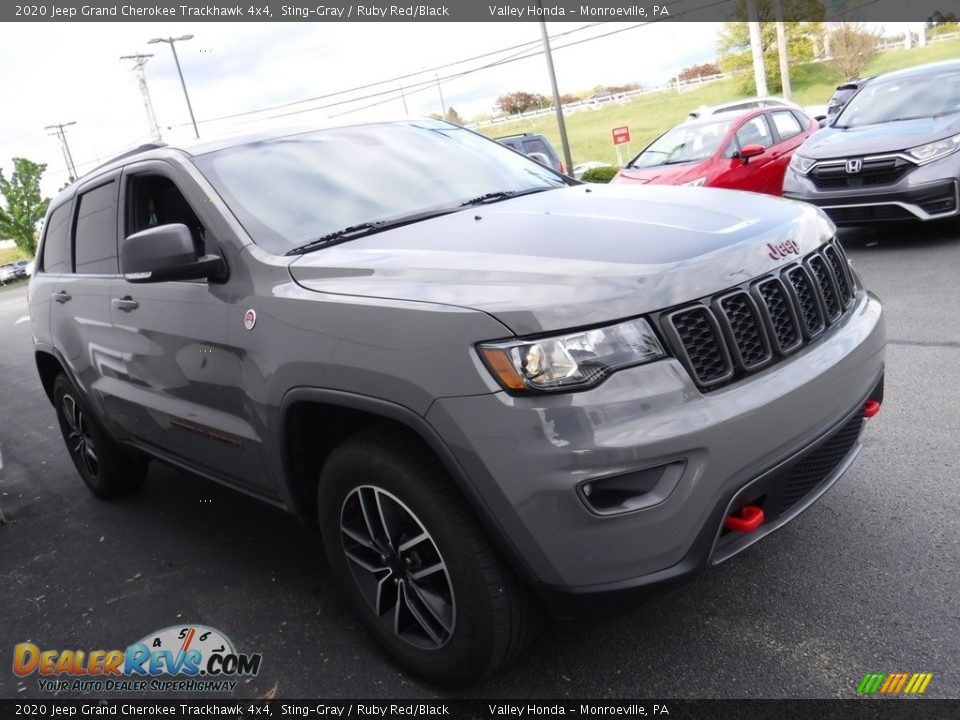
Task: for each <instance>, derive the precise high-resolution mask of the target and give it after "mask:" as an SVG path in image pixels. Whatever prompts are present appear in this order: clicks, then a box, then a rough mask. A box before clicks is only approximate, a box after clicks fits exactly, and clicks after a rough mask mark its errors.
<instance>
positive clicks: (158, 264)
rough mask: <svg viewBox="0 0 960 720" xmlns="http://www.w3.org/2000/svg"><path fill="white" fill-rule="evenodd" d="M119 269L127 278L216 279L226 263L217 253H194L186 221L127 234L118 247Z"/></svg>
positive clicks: (135, 280) (149, 280)
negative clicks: (199, 256)
mask: <svg viewBox="0 0 960 720" xmlns="http://www.w3.org/2000/svg"><path fill="white" fill-rule="evenodd" d="M120 269H121V271H122V272H123V276H124V278H126V280H127V282H132V283H153V282H166V281H169V280H199V279H219V278H221V277H222V276H223V274H224V271H225V270H226V264H225V263H224V262H223V258H221V257H220V256H219V255H204V256H203V257H201V258H198V257H197V251H196V249H195V248H194V244H193V235H192V234H191V233H190V230H189V229H188V228H187V226H186V225H182V224H180V223H171V224H170V225H158V226H157V227H152V228H150V229H148V230H142V231H140V232H138V233H134V234H133V235H130V236H129V237H128V238H127V239H126V240H124V241H123V244H122V245H121V247H120Z"/></svg>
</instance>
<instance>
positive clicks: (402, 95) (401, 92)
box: [400, 83, 410, 115]
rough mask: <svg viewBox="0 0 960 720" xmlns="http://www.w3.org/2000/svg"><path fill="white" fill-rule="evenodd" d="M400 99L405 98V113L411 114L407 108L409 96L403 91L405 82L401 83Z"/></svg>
mask: <svg viewBox="0 0 960 720" xmlns="http://www.w3.org/2000/svg"><path fill="white" fill-rule="evenodd" d="M400 99H401V100H403V114H404V115H409V114H410V111H409V110H407V96H406V95H404V93H403V83H400Z"/></svg>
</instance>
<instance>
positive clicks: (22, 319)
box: [14, 315, 30, 325]
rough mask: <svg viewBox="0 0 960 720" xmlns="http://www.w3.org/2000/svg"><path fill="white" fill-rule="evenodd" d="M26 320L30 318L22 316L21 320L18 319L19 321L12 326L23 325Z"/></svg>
mask: <svg viewBox="0 0 960 720" xmlns="http://www.w3.org/2000/svg"><path fill="white" fill-rule="evenodd" d="M28 320H30V316H29V315H24V316H23V317H22V318H20V319H19V320H17V321H16V322H15V323H14V325H19V324H20V323H25V322H27V321H28Z"/></svg>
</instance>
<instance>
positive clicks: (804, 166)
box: [790, 153, 817, 175]
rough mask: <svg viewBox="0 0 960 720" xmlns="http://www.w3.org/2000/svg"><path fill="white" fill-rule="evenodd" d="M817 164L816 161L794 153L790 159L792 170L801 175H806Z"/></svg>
mask: <svg viewBox="0 0 960 720" xmlns="http://www.w3.org/2000/svg"><path fill="white" fill-rule="evenodd" d="M816 162H817V161H816V160H812V159H811V158H808V157H804V156H803V155H798V154H797V153H794V154H793V155H792V156H791V157H790V168H791V169H792V170H796V171H797V172H798V173H800V174H801V175H806V174H807V173H808V172H810V168H812V167H813V165H814V163H816Z"/></svg>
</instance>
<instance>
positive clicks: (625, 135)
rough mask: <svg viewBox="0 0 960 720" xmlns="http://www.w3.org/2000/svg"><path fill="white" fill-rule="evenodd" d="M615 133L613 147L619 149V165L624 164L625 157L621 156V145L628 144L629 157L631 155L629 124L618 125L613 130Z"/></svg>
mask: <svg viewBox="0 0 960 720" xmlns="http://www.w3.org/2000/svg"><path fill="white" fill-rule="evenodd" d="M611 133H612V134H613V147H614V148H615V149H616V151H617V165H619V166H621V167H622V166H623V158H622V157H620V146H621V145H627V157H630V147H629V146H630V128H629V127H628V126H627V125H624V126H623V127H616V128H614V129H613V130H611Z"/></svg>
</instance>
